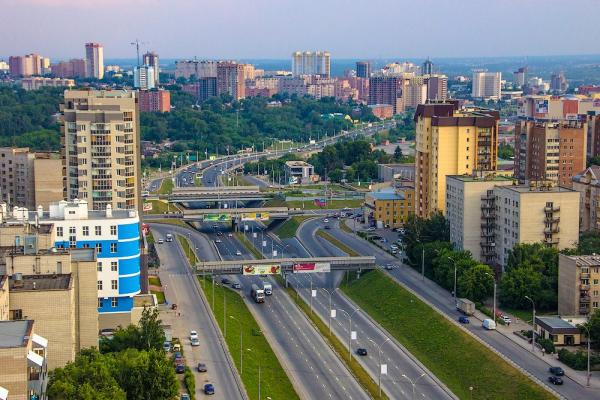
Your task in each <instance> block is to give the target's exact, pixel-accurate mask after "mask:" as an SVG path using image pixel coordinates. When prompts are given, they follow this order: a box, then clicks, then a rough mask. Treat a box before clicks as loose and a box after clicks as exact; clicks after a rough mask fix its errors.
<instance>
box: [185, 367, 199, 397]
mask: <svg viewBox="0 0 600 400" xmlns="http://www.w3.org/2000/svg"><path fill="white" fill-rule="evenodd" d="M183 382H184V383H185V387H186V388H187V391H188V393H189V395H190V399H191V400H194V399H195V398H196V397H195V396H196V379H194V374H193V373H192V370H191V369H190V367H185V372H184V374H183Z"/></svg>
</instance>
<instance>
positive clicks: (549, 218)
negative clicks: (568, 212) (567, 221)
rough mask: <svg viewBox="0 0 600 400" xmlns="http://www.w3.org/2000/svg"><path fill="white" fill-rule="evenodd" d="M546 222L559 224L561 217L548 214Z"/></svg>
mask: <svg viewBox="0 0 600 400" xmlns="http://www.w3.org/2000/svg"><path fill="white" fill-rule="evenodd" d="M544 222H549V223H551V224H558V223H559V222H560V217H554V216H546V218H545V219H544Z"/></svg>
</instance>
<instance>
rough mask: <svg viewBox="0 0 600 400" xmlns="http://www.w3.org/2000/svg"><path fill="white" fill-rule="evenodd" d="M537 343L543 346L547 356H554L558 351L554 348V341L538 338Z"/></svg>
mask: <svg viewBox="0 0 600 400" xmlns="http://www.w3.org/2000/svg"><path fill="white" fill-rule="evenodd" d="M535 341H536V342H537V343H538V344H539V345H540V346H542V348H543V349H544V352H545V353H546V354H552V353H554V352H555V351H556V348H555V347H554V342H552V340H550V339H546V338H543V337H539V336H538V337H536V338H535Z"/></svg>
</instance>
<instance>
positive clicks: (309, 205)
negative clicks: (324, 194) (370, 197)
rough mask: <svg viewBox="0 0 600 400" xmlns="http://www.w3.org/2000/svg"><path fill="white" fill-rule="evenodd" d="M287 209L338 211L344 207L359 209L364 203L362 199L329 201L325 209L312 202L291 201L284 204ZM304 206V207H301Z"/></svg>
mask: <svg viewBox="0 0 600 400" xmlns="http://www.w3.org/2000/svg"><path fill="white" fill-rule="evenodd" d="M286 203H287V206H288V207H289V208H304V209H305V210H320V209H326V210H332V209H340V208H344V207H350V208H357V207H361V206H362V204H363V203H364V201H363V200H362V199H358V200H357V199H351V200H331V201H327V205H326V206H325V207H319V206H317V205H316V204H315V202H314V201H310V200H306V201H301V200H293V201H288V202H286ZM302 205H304V207H302Z"/></svg>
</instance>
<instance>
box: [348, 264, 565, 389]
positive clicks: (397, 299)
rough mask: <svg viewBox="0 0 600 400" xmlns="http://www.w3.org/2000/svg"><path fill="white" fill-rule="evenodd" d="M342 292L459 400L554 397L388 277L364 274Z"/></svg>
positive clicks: (374, 272) (372, 273) (378, 273)
mask: <svg viewBox="0 0 600 400" xmlns="http://www.w3.org/2000/svg"><path fill="white" fill-rule="evenodd" d="M341 287H342V290H343V292H344V293H345V294H346V295H347V296H348V297H350V298H351V299H352V300H353V301H354V302H355V303H356V304H357V305H358V307H360V308H361V309H362V310H364V311H365V312H367V313H368V314H369V315H370V316H371V317H372V318H373V319H375V320H376V321H377V322H378V323H379V324H380V325H381V326H382V327H383V328H384V329H386V330H387V332H389V333H390V334H391V335H392V336H394V337H395V338H396V339H397V340H398V341H399V342H400V343H402V345H404V346H405V347H406V348H407V349H408V351H410V352H411V354H413V355H414V356H415V357H416V358H417V359H418V360H419V361H421V362H422V363H423V364H424V365H425V366H426V367H427V368H428V369H429V370H430V371H431V372H432V373H433V374H435V375H436V376H437V377H438V378H439V379H440V380H441V381H442V382H443V383H444V384H446V385H447V386H448V387H449V388H450V390H452V392H454V393H455V394H456V395H457V396H458V397H459V398H465V399H467V398H470V396H471V395H472V396H473V397H472V398H477V399H529V400H533V399H552V398H554V397H553V396H552V395H551V394H550V393H549V392H547V391H546V390H545V389H543V388H542V387H541V386H539V385H538V384H536V383H535V382H534V381H532V380H530V379H529V378H528V377H526V376H525V375H523V374H522V373H521V372H520V371H519V370H517V369H516V368H515V367H513V366H512V365H510V364H508V363H507V362H506V361H504V359H502V358H501V357H499V356H498V355H496V354H495V353H493V352H492V351H490V350H489V349H487V348H486V347H485V346H484V345H482V344H481V343H480V342H478V341H477V340H475V339H474V338H473V337H471V336H470V335H468V334H467V333H466V332H464V331H463V330H462V329H460V328H459V327H457V326H455V325H454V324H453V323H451V322H450V321H448V320H447V319H446V318H444V317H443V316H442V315H440V314H439V313H438V312H437V311H435V310H434V309H432V308H431V307H430V306H428V305H427V304H425V303H423V302H422V301H421V300H420V299H419V298H417V297H416V296H415V295H413V294H412V293H410V292H409V291H408V290H406V289H404V288H403V287H402V286H400V285H399V284H398V283H396V282H395V281H394V280H393V279H392V278H390V277H389V276H387V275H385V274H384V273H383V272H381V271H377V270H373V271H370V272H367V273H364V274H363V275H362V276H361V277H360V279H357V280H352V281H350V283H347V284H346V283H343V284H342V285H341ZM489 334H490V335H494V334H497V333H495V332H489ZM469 387H473V388H474V389H473V392H472V393H471V391H470V390H469Z"/></svg>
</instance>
